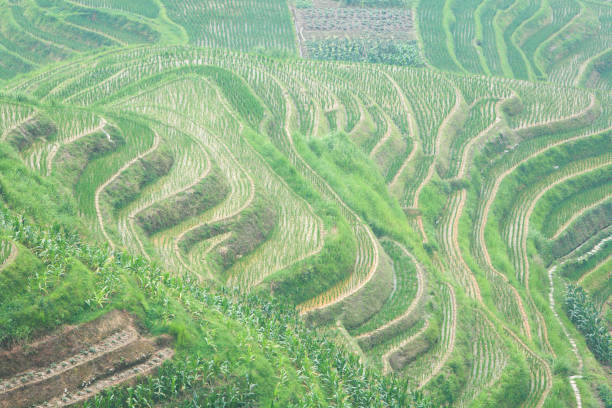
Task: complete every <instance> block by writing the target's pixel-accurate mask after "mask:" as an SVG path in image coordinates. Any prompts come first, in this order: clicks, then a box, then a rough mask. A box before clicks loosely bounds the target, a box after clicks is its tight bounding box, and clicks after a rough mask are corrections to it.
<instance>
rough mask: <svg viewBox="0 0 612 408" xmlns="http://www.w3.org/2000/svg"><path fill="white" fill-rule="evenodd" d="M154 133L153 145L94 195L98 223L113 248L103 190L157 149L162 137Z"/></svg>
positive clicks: (125, 165)
mask: <svg viewBox="0 0 612 408" xmlns="http://www.w3.org/2000/svg"><path fill="white" fill-rule="evenodd" d="M154 134H155V136H154V137H153V145H152V146H151V147H150V148H149V149H148V150H146V151H144V152H142V153H141V154H139V155H138V156H136V157H134V158H133V159H132V160H130V161H129V162H127V163H126V164H124V165H123V166H122V167H121V168H120V169H119V170H117V171H116V172H115V174H113V175H112V176H111V177H110V178H109V179H108V180H106V182H105V183H104V184H102V185H101V186H100V187H98V188H97V189H96V192H95V195H94V204H95V207H96V214H97V218H98V224H99V225H100V228H101V229H102V235H104V238H105V239H106V241H107V242H108V243H109V245H110V247H111V248H112V249H115V243H114V242H113V240H112V239H111V238H110V236H109V235H108V233H107V232H106V228H105V227H104V219H103V216H102V208H101V206H100V195H101V194H102V191H104V189H105V188H106V187H108V186H109V185H110V184H111V183H112V182H113V181H115V180H116V179H117V178H118V177H119V176H120V175H121V173H123V172H124V171H125V170H127V169H128V168H129V167H130V166H132V165H133V164H134V163H136V162H137V161H139V160H140V159H142V158H144V157H145V156H147V155H149V154H151V153H152V152H154V151H155V150H157V148H158V147H159V144H160V141H161V138H160V137H159V135H158V134H157V132H154Z"/></svg>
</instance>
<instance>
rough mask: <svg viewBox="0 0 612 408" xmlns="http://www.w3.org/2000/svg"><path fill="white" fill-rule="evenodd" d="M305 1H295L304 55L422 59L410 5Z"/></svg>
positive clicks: (414, 62)
mask: <svg viewBox="0 0 612 408" xmlns="http://www.w3.org/2000/svg"><path fill="white" fill-rule="evenodd" d="M304 1H305V2H304ZM304 1H303V2H301V3H296V4H295V6H294V7H292V12H293V19H294V21H295V25H296V31H297V33H298V39H299V42H300V53H301V55H302V56H307V57H310V58H313V59H319V60H343V61H365V62H373V63H381V62H382V63H386V64H394V65H419V63H420V57H419V55H420V53H419V52H418V47H417V45H416V36H415V30H414V24H413V15H412V10H411V9H410V8H409V7H406V6H405V4H404V3H402V2H401V1H400V0H398V1H399V2H396V1H395V0H390V1H388V2H387V1H383V2H374V1H353V2H350V1H348V2H339V1H333V0H312V1H310V0H304Z"/></svg>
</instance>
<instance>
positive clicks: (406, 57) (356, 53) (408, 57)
mask: <svg viewBox="0 0 612 408" xmlns="http://www.w3.org/2000/svg"><path fill="white" fill-rule="evenodd" d="M306 46H307V47H308V50H309V54H310V56H311V57H312V58H314V59H318V60H340V61H354V62H370V63H373V64H390V65H403V66H418V65H421V58H420V56H419V51H418V47H417V45H416V43H415V42H402V41H395V40H386V41H385V40H378V39H375V38H364V39H345V38H326V39H324V40H318V41H310V42H307V43H306Z"/></svg>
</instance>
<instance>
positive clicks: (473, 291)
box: [451, 189, 483, 303]
mask: <svg viewBox="0 0 612 408" xmlns="http://www.w3.org/2000/svg"><path fill="white" fill-rule="evenodd" d="M460 194H461V198H460V200H459V204H458V206H457V209H456V211H455V212H454V213H455V217H454V221H453V224H452V241H451V242H452V245H453V255H454V256H455V257H456V259H455V261H456V262H458V264H459V265H461V267H462V269H463V270H464V271H465V275H466V276H467V277H468V279H469V281H470V288H469V291H468V293H469V294H470V296H471V297H475V298H476V299H477V300H478V302H479V303H483V301H482V295H481V293H480V286H479V285H478V281H477V280H476V277H474V274H473V273H472V270H471V269H470V267H469V266H468V265H467V264H466V263H465V259H463V255H462V254H461V248H460V247H459V220H460V219H461V215H462V213H463V207H465V202H466V199H467V190H465V189H463V190H461V192H460Z"/></svg>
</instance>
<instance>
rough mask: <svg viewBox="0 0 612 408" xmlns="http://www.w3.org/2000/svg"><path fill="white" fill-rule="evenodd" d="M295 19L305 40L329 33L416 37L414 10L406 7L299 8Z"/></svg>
mask: <svg viewBox="0 0 612 408" xmlns="http://www.w3.org/2000/svg"><path fill="white" fill-rule="evenodd" d="M295 14H296V23H297V26H298V28H299V30H300V32H301V33H302V34H303V35H304V38H305V39H306V40H311V39H320V38H326V37H328V36H347V37H351V38H355V37H357V38H361V37H364V36H365V37H369V36H373V35H375V36H377V37H381V38H387V39H389V38H393V39H403V40H413V39H414V30H413V24H412V13H411V11H410V10H409V9H403V8H361V7H341V8H318V7H311V8H305V9H299V8H298V9H296V13H295Z"/></svg>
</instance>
